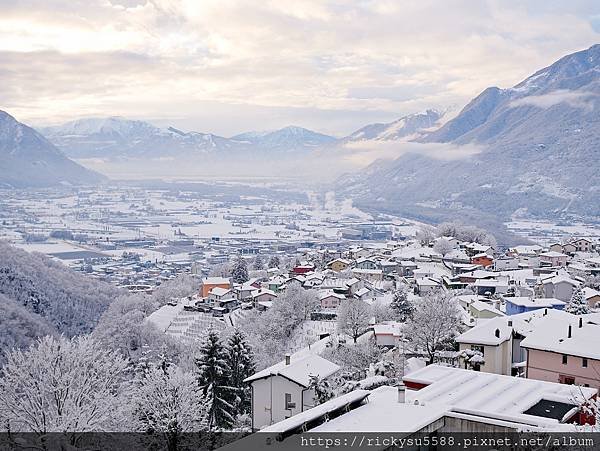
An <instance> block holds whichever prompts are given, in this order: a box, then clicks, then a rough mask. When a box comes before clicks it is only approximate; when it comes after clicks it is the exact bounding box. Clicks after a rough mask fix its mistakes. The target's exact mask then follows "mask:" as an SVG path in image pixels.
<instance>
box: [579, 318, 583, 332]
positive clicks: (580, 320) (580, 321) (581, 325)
mask: <svg viewBox="0 0 600 451" xmlns="http://www.w3.org/2000/svg"><path fill="white" fill-rule="evenodd" d="M582 327H583V318H582V317H579V328H580V329H581V328H582Z"/></svg>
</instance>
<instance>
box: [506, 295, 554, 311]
mask: <svg viewBox="0 0 600 451" xmlns="http://www.w3.org/2000/svg"><path fill="white" fill-rule="evenodd" d="M504 300H505V301H506V302H509V303H511V304H513V305H518V306H520V307H527V308H536V307H537V308H553V307H555V306H559V305H565V302H563V301H560V300H558V299H556V298H538V299H532V298H530V297H527V296H517V297H505V298H504Z"/></svg>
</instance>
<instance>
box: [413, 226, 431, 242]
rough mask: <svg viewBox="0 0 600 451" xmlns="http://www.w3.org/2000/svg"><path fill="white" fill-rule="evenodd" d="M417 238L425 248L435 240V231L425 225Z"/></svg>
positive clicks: (417, 234)
mask: <svg viewBox="0 0 600 451" xmlns="http://www.w3.org/2000/svg"><path fill="white" fill-rule="evenodd" d="M415 238H416V239H417V240H418V241H419V242H420V243H421V244H422V245H424V246H429V244H431V242H432V241H433V239H434V238H435V229H434V228H433V227H432V226H429V225H423V226H421V227H420V228H419V230H417V233H416V235H415Z"/></svg>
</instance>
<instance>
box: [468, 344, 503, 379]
mask: <svg viewBox="0 0 600 451" xmlns="http://www.w3.org/2000/svg"><path fill="white" fill-rule="evenodd" d="M472 346H473V345H472V344H470V343H460V346H459V350H460V351H463V350H465V349H472ZM483 358H484V360H485V363H484V364H483V365H481V367H480V371H483V372H484V373H494V374H504V375H508V376H510V374H511V369H512V361H511V340H507V341H505V342H504V343H502V344H500V345H498V346H488V345H484V346H483Z"/></svg>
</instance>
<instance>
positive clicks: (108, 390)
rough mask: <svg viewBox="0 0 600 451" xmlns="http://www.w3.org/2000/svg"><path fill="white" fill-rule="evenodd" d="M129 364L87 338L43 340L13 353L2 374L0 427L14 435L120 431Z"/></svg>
mask: <svg viewBox="0 0 600 451" xmlns="http://www.w3.org/2000/svg"><path fill="white" fill-rule="evenodd" d="M126 367H127V361H126V360H125V359H123V358H122V357H121V356H120V355H119V353H118V352H116V351H107V350H105V349H103V348H102V347H101V345H100V343H99V342H98V341H96V340H94V339H92V338H89V337H77V338H73V339H68V338H65V337H59V338H53V337H45V338H42V339H40V340H39V341H38V342H37V343H35V344H34V345H32V346H31V347H29V348H28V349H27V350H13V351H11V352H9V353H8V355H7V362H6V364H5V365H4V367H2V370H1V373H0V418H2V419H3V421H2V425H0V427H6V428H7V429H10V430H11V431H26V432H35V433H38V434H46V433H48V432H69V431H76V432H88V431H113V430H116V428H117V425H116V424H115V418H116V415H117V412H118V411H119V409H118V407H119V405H120V402H119V396H118V393H119V388H120V386H121V383H122V381H123V377H124V373H125V369H126Z"/></svg>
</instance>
